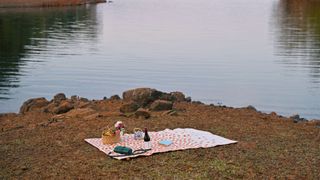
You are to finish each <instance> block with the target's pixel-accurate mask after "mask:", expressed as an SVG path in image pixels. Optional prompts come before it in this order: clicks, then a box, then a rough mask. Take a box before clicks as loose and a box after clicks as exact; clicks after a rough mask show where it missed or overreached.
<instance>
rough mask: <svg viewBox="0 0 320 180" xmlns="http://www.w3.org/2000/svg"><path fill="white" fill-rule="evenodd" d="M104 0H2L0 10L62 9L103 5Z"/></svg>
mask: <svg viewBox="0 0 320 180" xmlns="http://www.w3.org/2000/svg"><path fill="white" fill-rule="evenodd" d="M104 2H106V0H71V1H70V0H24V1H23V2H22V1H20V0H2V1H1V2H0V10H3V9H15V8H34V7H62V6H79V5H85V4H97V3H104Z"/></svg>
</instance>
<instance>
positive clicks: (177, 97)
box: [170, 91, 186, 102]
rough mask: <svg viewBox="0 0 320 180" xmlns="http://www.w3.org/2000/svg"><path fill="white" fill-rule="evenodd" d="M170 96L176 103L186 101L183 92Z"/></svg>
mask: <svg viewBox="0 0 320 180" xmlns="http://www.w3.org/2000/svg"><path fill="white" fill-rule="evenodd" d="M170 95H171V96H172V97H173V100H174V101H177V102H182V101H186V96H185V95H184V94H183V93H182V92H179V91H176V92H171V93H170Z"/></svg>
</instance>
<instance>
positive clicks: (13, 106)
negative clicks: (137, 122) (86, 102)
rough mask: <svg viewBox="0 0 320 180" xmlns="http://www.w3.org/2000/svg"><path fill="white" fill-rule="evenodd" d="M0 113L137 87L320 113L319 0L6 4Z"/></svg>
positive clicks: (0, 36) (0, 22) (1, 26)
mask: <svg viewBox="0 0 320 180" xmlns="http://www.w3.org/2000/svg"><path fill="white" fill-rule="evenodd" d="M0 70H1V71H0V112H17V111H18V109H19V107H20V105H21V104H22V102H23V101H25V100H26V99H28V98H31V97H40V96H43V97H46V98H48V99H51V98H52V96H53V95H54V94H56V93H58V92H65V93H66V94H67V95H68V96H71V95H74V94H76V95H80V96H83V97H88V98H93V99H101V98H102V97H104V96H110V95H113V94H119V93H121V92H122V91H124V90H126V89H130V88H135V87H142V86H143V87H154V88H157V89H159V90H163V91H174V90H179V91H183V92H185V93H186V94H187V95H188V96H191V97H193V99H195V100H200V101H204V102H206V103H214V104H220V103H222V104H225V105H229V106H235V107H241V106H247V105H249V104H250V105H253V106H255V107H257V109H259V110H261V111H265V112H271V111H275V112H277V113H279V114H282V115H291V114H294V113H299V114H301V115H303V116H304V117H307V118H318V119H319V118H320V104H319V102H320V3H310V2H308V3H306V2H303V1H299V2H292V1H287V0H280V1H276V0H274V1H270V0H261V1H254V0H240V1H239V0H230V1H225V0H199V1H192V0H184V1H182V0H170V1H169V0H163V1H152V0H151V1H150V0H135V1H130V0H115V1H114V2H113V3H108V4H99V5H91V6H80V7H66V8H50V9H19V10H0Z"/></svg>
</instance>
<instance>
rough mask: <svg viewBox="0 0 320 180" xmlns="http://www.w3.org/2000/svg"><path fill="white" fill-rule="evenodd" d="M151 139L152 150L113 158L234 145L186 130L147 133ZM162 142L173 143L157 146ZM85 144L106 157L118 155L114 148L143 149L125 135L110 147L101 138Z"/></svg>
mask: <svg viewBox="0 0 320 180" xmlns="http://www.w3.org/2000/svg"><path fill="white" fill-rule="evenodd" d="M149 136H150V138H151V144H152V149H151V150H150V151H147V152H145V153H143V154H136V155H131V156H124V157H114V158H115V159H126V158H133V157H137V156H150V155H152V154H154V153H161V152H168V151H177V150H183V149H194V148H209V147H214V146H219V145H226V144H232V143H236V142H237V141H233V140H230V139H226V138H223V137H221V136H217V135H214V134H212V133H210V132H206V131H201V130H196V129H191V128H186V129H181V128H178V129H174V130H171V129H165V130H163V131H158V132H149ZM162 140H171V141H172V142H173V143H172V144H171V145H169V146H164V145H161V144H159V142H160V141H162ZM85 141H86V142H88V143H89V144H91V145H93V146H94V147H96V148H98V149H99V150H100V151H102V152H104V153H106V154H107V155H111V156H112V155H118V154H117V153H115V152H113V149H114V148H115V147H116V146H127V147H130V148H132V149H133V150H137V149H141V148H143V144H144V142H143V140H135V139H134V138H133V134H125V135H124V137H123V140H122V141H121V142H119V143H116V144H112V145H104V144H102V141H101V138H90V139H85Z"/></svg>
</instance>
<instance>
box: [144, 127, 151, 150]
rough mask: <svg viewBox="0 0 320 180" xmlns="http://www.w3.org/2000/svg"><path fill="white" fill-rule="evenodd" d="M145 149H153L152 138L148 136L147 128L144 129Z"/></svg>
mask: <svg viewBox="0 0 320 180" xmlns="http://www.w3.org/2000/svg"><path fill="white" fill-rule="evenodd" d="M143 140H144V149H151V142H150V136H149V134H148V130H147V128H145V129H144V138H143Z"/></svg>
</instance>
